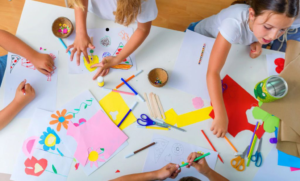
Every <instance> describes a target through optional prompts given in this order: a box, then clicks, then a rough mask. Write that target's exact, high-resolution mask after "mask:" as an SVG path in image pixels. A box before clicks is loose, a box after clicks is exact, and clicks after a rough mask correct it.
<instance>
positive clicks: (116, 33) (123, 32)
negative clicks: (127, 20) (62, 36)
mask: <svg viewBox="0 0 300 181" xmlns="http://www.w3.org/2000/svg"><path fill="white" fill-rule="evenodd" d="M87 32H88V36H89V37H93V44H94V46H95V49H94V53H93V55H94V56H98V60H99V62H101V61H102V58H103V57H104V55H111V56H115V55H116V53H117V50H118V47H119V45H120V43H121V45H124V46H125V45H126V43H127V41H128V40H129V38H130V37H131V35H132V34H133V29H132V28H109V31H106V28H99V29H88V30H87ZM75 36H76V32H75V31H74V32H73V33H72V35H70V36H69V37H68V38H66V40H67V41H66V44H67V45H71V44H73V43H74V40H75ZM105 40H109V43H108V41H105ZM108 44H109V45H108ZM106 45H107V46H106ZM87 53H88V55H91V53H90V49H87ZM108 53H109V54H108ZM127 59H128V61H129V62H132V64H133V66H132V67H131V68H130V69H128V70H131V71H136V61H135V57H134V53H132V54H131V55H130V56H129V57H128V58H127ZM94 60H96V57H95V58H94ZM95 63H97V62H95ZM95 63H92V64H95ZM92 64H90V65H92ZM111 71H126V70H121V69H111ZM89 72H90V71H89V70H88V69H87V68H86V66H85V64H84V59H83V54H81V56H80V66H77V62H76V55H75V56H74V59H73V61H69V73H70V74H81V73H89ZM92 72H94V73H95V72H96V70H93V71H92Z"/></svg>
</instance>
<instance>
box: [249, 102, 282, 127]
mask: <svg viewBox="0 0 300 181" xmlns="http://www.w3.org/2000/svg"><path fill="white" fill-rule="evenodd" d="M252 114H253V117H254V118H255V119H260V120H262V121H263V122H264V130H265V131H266V132H268V133H273V132H274V131H275V129H276V127H277V128H278V127H279V118H277V117H276V116H273V115H271V114H270V113H268V112H266V111H264V110H262V109H261V108H259V107H255V108H253V110H252Z"/></svg>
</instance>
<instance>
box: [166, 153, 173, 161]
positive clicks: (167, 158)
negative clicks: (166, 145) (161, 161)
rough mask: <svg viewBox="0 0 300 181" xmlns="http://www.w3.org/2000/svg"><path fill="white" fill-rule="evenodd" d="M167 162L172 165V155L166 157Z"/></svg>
mask: <svg viewBox="0 0 300 181" xmlns="http://www.w3.org/2000/svg"><path fill="white" fill-rule="evenodd" d="M165 161H166V162H168V163H171V162H172V155H171V154H168V155H167V156H166V157H165Z"/></svg>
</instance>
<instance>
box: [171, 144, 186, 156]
mask: <svg viewBox="0 0 300 181" xmlns="http://www.w3.org/2000/svg"><path fill="white" fill-rule="evenodd" d="M183 152H184V149H183V146H182V145H181V144H180V143H175V144H173V145H172V153H173V154H174V155H176V156H179V155H182V154H183Z"/></svg>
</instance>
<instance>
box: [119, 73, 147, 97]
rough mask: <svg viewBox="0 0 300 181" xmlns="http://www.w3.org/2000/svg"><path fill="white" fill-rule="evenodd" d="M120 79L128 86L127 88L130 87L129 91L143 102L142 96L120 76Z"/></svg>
mask: <svg viewBox="0 0 300 181" xmlns="http://www.w3.org/2000/svg"><path fill="white" fill-rule="evenodd" d="M121 80H122V81H123V82H124V84H126V85H127V86H128V87H129V89H131V91H132V92H133V93H134V94H135V95H136V96H137V97H138V98H139V99H140V100H141V101H143V102H145V99H144V98H143V97H142V96H140V95H139V94H138V93H137V92H136V91H135V90H134V89H133V88H132V87H131V86H130V85H129V84H128V83H127V82H126V80H124V79H123V78H121Z"/></svg>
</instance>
